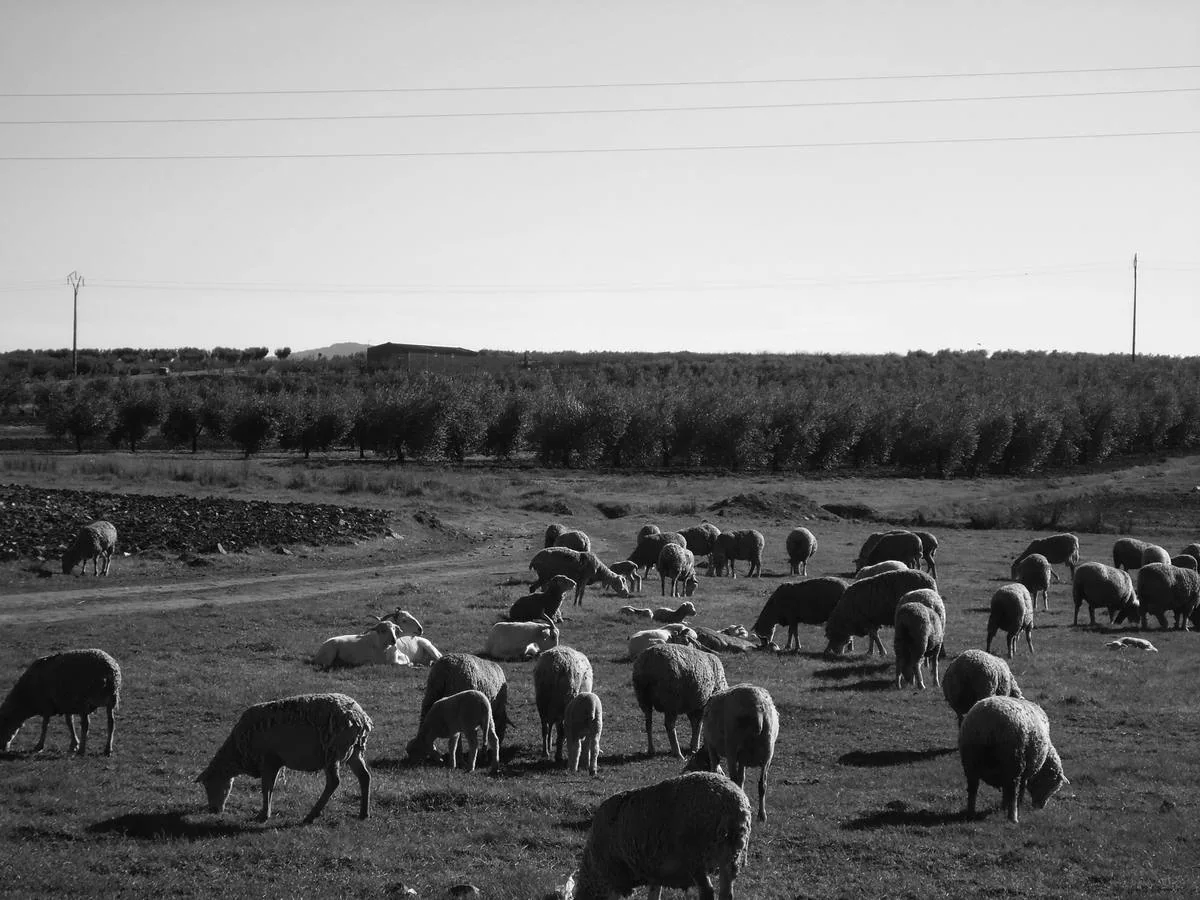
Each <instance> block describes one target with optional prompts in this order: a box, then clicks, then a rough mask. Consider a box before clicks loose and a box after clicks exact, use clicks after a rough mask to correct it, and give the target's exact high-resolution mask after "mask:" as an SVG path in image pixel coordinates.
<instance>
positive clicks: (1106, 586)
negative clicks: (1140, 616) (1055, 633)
mask: <svg viewBox="0 0 1200 900" xmlns="http://www.w3.org/2000/svg"><path fill="white" fill-rule="evenodd" d="M1071 596H1072V599H1073V600H1074V603H1075V619H1074V622H1073V624H1075V625H1078V624H1079V608H1080V607H1081V606H1083V604H1084V602H1085V601H1086V602H1087V605H1088V618H1089V619H1090V620H1091V624H1093V625H1095V624H1096V607H1101V608H1103V609H1107V610H1108V620H1109V621H1110V622H1111V621H1113V618H1114V617H1115V616H1116V615H1117V614H1118V613H1120V612H1122V611H1124V610H1128V617H1129V618H1132V619H1136V618H1137V610H1138V608H1139V607H1140V604H1139V602H1138V598H1137V594H1136V593H1135V592H1134V590H1133V579H1132V578H1131V577H1130V576H1129V572H1128V571H1126V570H1124V569H1118V568H1115V567H1113V566H1106V565H1105V564H1104V563H1098V562H1085V563H1080V564H1079V566H1078V567H1076V569H1075V580H1074V582H1073V583H1072V585H1071Z"/></svg>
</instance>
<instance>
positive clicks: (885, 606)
mask: <svg viewBox="0 0 1200 900" xmlns="http://www.w3.org/2000/svg"><path fill="white" fill-rule="evenodd" d="M921 588H929V589H930V590H937V582H936V581H934V580H933V577H932V576H931V575H928V574H926V573H925V572H918V571H917V570H916V569H905V570H904V571H901V572H884V573H882V574H880V575H872V576H871V577H870V578H863V579H860V580H858V581H853V582H851V583H850V584H849V585H848V586H847V587H846V590H845V592H844V593H843V594H842V597H841V599H840V600H838V602H837V604H836V605H835V606H834V607H833V609H832V610H831V611H830V613H829V619H828V621H826V623H825V637H826V639H827V641H828V643H827V644H826V646H825V652H826V653H833V654H838V655H840V654H843V653H845V652H847V651H848V650H850V649H851V648H852V647H853V642H852V638H853V637H854V636H855V635H868V636H870V638H871V640H870V643H869V644H868V647H867V652H868V653H870V652H873V650H874V648H875V647H878V648H879V652H880V654H881V655H884V656H886V655H887V651H886V650H884V648H883V644H882V643H881V642H880V640H879V629H880V628H883V627H888V628H890V627H892V626H893V625H894V624H895V621H896V607H897V606H899V605H900V598H901V597H903V596H904V595H905V594H907V593H908V592H909V591H916V590H920V589H921Z"/></svg>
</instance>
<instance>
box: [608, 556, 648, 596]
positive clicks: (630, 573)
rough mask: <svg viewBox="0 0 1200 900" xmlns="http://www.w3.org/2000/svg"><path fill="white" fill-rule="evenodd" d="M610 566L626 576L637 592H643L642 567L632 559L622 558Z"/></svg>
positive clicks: (623, 576) (631, 586)
mask: <svg viewBox="0 0 1200 900" xmlns="http://www.w3.org/2000/svg"><path fill="white" fill-rule="evenodd" d="M609 568H610V569H612V570H613V571H614V572H616V573H617V574H618V575H620V576H621V577H622V578H624V579H625V580H626V582H628V584H629V587H630V588H631V589H632V590H633V592H634V593H635V594H640V593H641V592H642V574H641V571H640V569H641V567H640V566H639V565H638V564H637V563H635V562H634V561H633V560H632V559H622V560H620V561H618V562H615V563H613V564H612V565H611V566H609Z"/></svg>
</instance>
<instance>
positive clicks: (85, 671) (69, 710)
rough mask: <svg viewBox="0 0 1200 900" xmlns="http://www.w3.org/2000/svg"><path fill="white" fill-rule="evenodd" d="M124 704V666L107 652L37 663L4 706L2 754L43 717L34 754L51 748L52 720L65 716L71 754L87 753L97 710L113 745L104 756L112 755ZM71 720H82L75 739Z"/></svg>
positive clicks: (70, 653)
mask: <svg viewBox="0 0 1200 900" xmlns="http://www.w3.org/2000/svg"><path fill="white" fill-rule="evenodd" d="M120 701H121V667H120V666H119V665H118V664H117V661H116V660H115V659H113V658H112V657H111V656H109V655H108V654H107V653H105V652H104V651H103V650H97V649H94V648H93V649H87V650H66V651H64V652H62V653H53V654H51V655H49V656H43V657H40V658H39V659H35V660H34V661H33V662H32V663H30V664H29V667H28V668H27V669H26V670H25V671H24V672H23V673H22V674H21V677H20V678H18V679H17V683H16V684H14V685H13V687H12V690H10V691H9V692H8V695H7V696H6V697H5V698H4V702H3V703H0V749H4V750H8V748H9V746H11V744H12V742H13V738H15V737H16V736H17V732H18V731H20V730H21V726H22V725H24V724H25V720H26V719H30V718H32V717H34V716H41V717H42V734H41V737H40V738H38V742H37V746H35V747H34V748H33V752H34V753H39V752H41V750H42V748H44V747H45V746H46V730H47V729H48V728H49V727H50V719H51V718H53V717H54V716H62V717H63V718H64V719H65V720H66V723H67V730H68V731H70V732H71V748H70V752H72V753H75V752H78V753H79V755H80V756H83V755H85V754H86V753H87V739H88V729H89V728H90V726H91V721H90V717H91V714H92V712H93V710H97V709H100V708H101V707H103V708H104V710H105V711H106V713H107V714H108V740H107V741H106V742H105V745H104V755H105V756H111V755H112V749H113V734H114V733H115V731H116V713H115V710H116V708H117V706H118V705H119V704H120ZM72 716H79V731H80V734H79V736H78V737H77V736H76V734H75V722H74V720H73V719H72V718H71V717H72Z"/></svg>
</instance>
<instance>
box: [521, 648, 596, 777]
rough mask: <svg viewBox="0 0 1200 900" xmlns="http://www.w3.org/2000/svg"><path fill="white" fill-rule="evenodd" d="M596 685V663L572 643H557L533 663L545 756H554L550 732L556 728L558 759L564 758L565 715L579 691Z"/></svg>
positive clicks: (535, 700)
mask: <svg viewBox="0 0 1200 900" xmlns="http://www.w3.org/2000/svg"><path fill="white" fill-rule="evenodd" d="M591 689H592V664H591V663H590V662H589V661H588V658H587V657H586V656H584V655H583V654H582V653H580V652H579V651H578V650H574V649H572V648H571V647H554V648H552V649H550V650H547V651H546V652H545V653H543V654H542V655H541V656H539V657H538V661H537V664H536V665H535V666H534V667H533V696H534V704H535V705H536V706H537V711H538V718H539V719H540V720H541V723H542V756H543V757H549V756H550V733H551V732H552V731H554V732H556V735H555V744H554V761H555V762H556V763H559V762H562V750H563V739H564V736H565V735H564V728H565V725H564V721H563V720H564V717H565V715H566V712H567V706H568V704H570V702H571V701H572V700H574V699H575V697H576V696H578V695H579V694H585V693H588V692H589V691H591Z"/></svg>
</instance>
